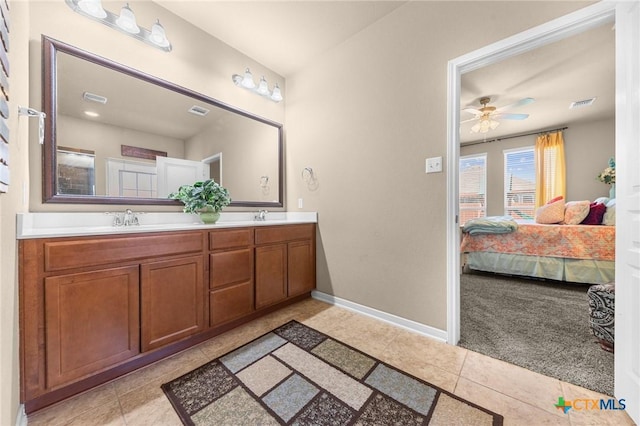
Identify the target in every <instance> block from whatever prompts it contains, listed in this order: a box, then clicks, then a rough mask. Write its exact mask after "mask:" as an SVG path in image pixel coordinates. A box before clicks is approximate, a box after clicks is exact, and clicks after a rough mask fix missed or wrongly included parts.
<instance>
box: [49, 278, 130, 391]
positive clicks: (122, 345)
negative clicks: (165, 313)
mask: <svg viewBox="0 0 640 426" xmlns="http://www.w3.org/2000/svg"><path fill="white" fill-rule="evenodd" d="M44 291H45V294H44V303H45V306H44V308H45V309H44V311H45V320H46V324H45V335H46V371H47V373H46V378H47V383H46V387H48V388H51V387H55V386H58V385H61V384H64V383H68V382H71V381H74V380H75V379H79V378H81V377H83V376H85V375H87V374H93V373H96V372H98V371H100V370H103V369H105V368H107V367H110V366H113V365H115V364H117V363H119V362H121V361H123V360H126V359H128V358H130V357H132V356H134V355H136V354H138V353H139V352H140V343H139V341H140V336H139V330H140V318H139V306H140V305H139V297H140V290H139V280H138V267H137V266H129V267H123V268H113V269H105V270H100V271H95V272H87V273H80V274H70V275H62V276H57V277H49V278H45V282H44Z"/></svg>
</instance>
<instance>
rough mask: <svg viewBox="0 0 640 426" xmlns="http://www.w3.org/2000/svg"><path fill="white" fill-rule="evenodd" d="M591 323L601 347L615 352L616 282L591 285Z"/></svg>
mask: <svg viewBox="0 0 640 426" xmlns="http://www.w3.org/2000/svg"><path fill="white" fill-rule="evenodd" d="M587 296H588V297H589V311H590V318H589V325H590V326H591V330H592V331H593V334H594V335H595V336H596V337H597V338H598V341H599V342H600V347H601V348H602V349H604V350H605V351H608V352H613V344H614V336H615V333H614V315H615V296H616V287H615V283H609V284H597V285H592V286H591V287H589V290H588V291H587Z"/></svg>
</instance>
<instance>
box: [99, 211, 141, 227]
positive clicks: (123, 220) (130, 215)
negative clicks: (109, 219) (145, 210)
mask: <svg viewBox="0 0 640 426" xmlns="http://www.w3.org/2000/svg"><path fill="white" fill-rule="evenodd" d="M105 214H108V215H112V216H113V226H135V225H140V221H139V220H138V216H137V215H138V214H142V212H137V213H136V212H134V211H133V210H131V209H126V210H125V211H124V212H106V213H105Z"/></svg>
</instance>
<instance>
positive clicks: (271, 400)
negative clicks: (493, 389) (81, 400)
mask: <svg viewBox="0 0 640 426" xmlns="http://www.w3.org/2000/svg"><path fill="white" fill-rule="evenodd" d="M162 389H163V390H164V392H165V394H166V396H167V397H168V398H169V400H170V401H171V404H172V405H173V407H174V408H175V410H176V412H177V413H178V415H179V416H180V419H181V420H182V422H183V423H184V424H185V425H283V424H286V425H353V424H358V425H391V424H393V425H426V424H433V425H452V424H457V425H464V424H468V425H502V422H503V417H502V416H501V415H499V414H496V413H494V412H491V411H489V410H486V409H484V408H482V407H479V406H477V405H475V404H472V403H470V402H468V401H465V400H463V399H461V398H459V397H457V396H455V395H452V394H451V393H449V392H446V391H444V390H442V389H440V388H438V387H437V386H434V385H432V384H429V383H427V382H425V381H422V380H420V379H418V378H416V377H413V376H411V375H409V374H407V373H405V372H402V371H400V370H398V369H396V368H394V367H392V366H390V365H388V364H385V363H383V362H381V361H379V360H377V359H375V358H373V357H372V356H370V355H367V354H365V353H363V352H361V351H358V350H357V349H355V348H352V347H350V346H348V345H346V344H344V343H342V342H339V341H338V340H336V339H333V338H331V337H329V336H327V335H325V334H323V333H320V332H319V331H317V330H314V329H312V328H309V327H307V326H305V325H303V324H301V323H299V322H297V321H291V322H289V323H287V324H285V325H283V326H281V327H279V328H277V329H275V330H273V331H272V332H269V333H267V334H265V335H263V336H262V337H259V338H258V339H256V340H254V341H252V342H250V343H247V344H246V345H244V346H242V347H240V348H238V349H236V350H234V351H232V352H230V353H228V354H226V355H224V356H222V357H220V358H217V359H215V360H213V361H210V362H208V363H207V364H205V365H203V366H201V367H199V368H197V369H195V370H193V371H191V372H189V373H187V374H185V375H183V376H181V377H179V378H177V379H175V380H173V381H171V382H169V383H165V384H163V385H162Z"/></svg>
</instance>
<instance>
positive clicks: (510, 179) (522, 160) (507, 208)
mask: <svg viewBox="0 0 640 426" xmlns="http://www.w3.org/2000/svg"><path fill="white" fill-rule="evenodd" d="M503 152H504V214H505V215H509V216H512V217H513V218H514V219H533V214H534V211H535V194H536V169H535V162H534V152H533V147H530V148H517V149H509V150H505V151H503Z"/></svg>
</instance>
